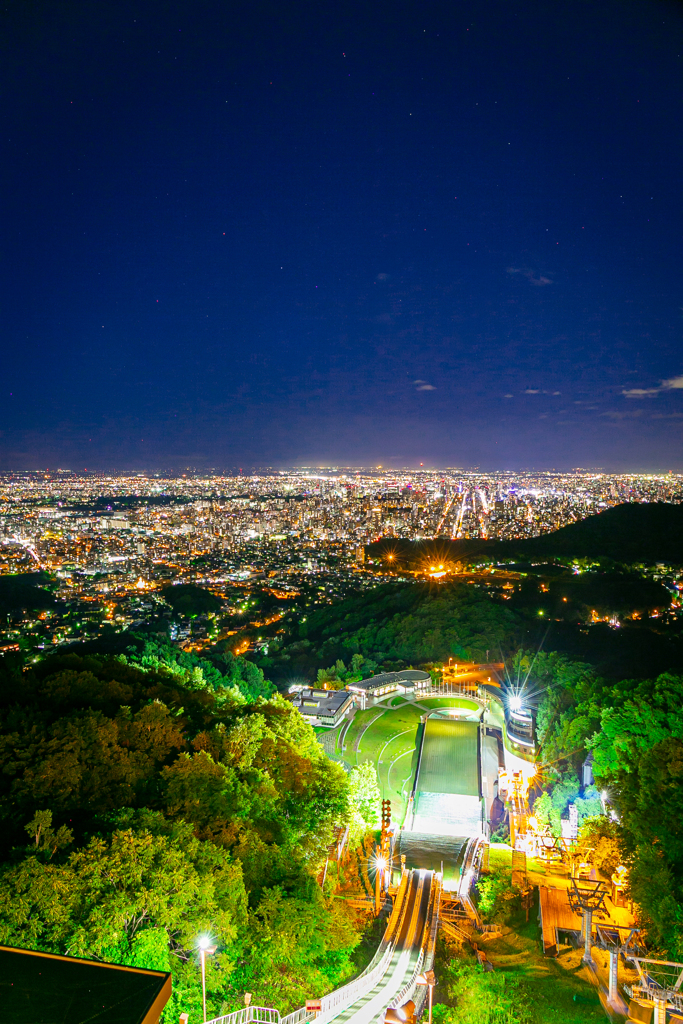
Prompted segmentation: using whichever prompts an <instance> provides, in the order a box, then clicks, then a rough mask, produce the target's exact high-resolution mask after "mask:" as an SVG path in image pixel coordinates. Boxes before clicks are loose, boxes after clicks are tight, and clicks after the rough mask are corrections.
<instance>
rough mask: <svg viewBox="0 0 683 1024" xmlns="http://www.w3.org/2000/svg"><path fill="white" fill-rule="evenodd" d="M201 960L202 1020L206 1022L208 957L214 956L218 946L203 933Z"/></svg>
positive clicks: (200, 950)
mask: <svg viewBox="0 0 683 1024" xmlns="http://www.w3.org/2000/svg"><path fill="white" fill-rule="evenodd" d="M198 945H199V960H200V962H201V965H202V1020H203V1021H204V1024H206V957H207V956H213V955H214V953H215V952H216V949H217V948H218V947H217V946H214V945H212V943H211V939H209V938H207V937H206V935H203V936H202V937H201V939H200V940H199V943H198Z"/></svg>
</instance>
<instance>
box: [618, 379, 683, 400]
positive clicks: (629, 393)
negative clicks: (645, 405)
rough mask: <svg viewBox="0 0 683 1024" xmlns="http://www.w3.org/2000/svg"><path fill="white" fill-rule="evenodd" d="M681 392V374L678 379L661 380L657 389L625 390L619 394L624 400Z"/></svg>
mask: <svg viewBox="0 0 683 1024" xmlns="http://www.w3.org/2000/svg"><path fill="white" fill-rule="evenodd" d="M681 390H683V373H682V374H679V375H678V377H669V379H668V380H663V381H662V382H661V384H660V385H659V387H658V388H627V389H626V390H625V391H622V392H621V393H622V395H624V397H625V398H652V397H653V396H654V395H660V394H661V393H662V391H681Z"/></svg>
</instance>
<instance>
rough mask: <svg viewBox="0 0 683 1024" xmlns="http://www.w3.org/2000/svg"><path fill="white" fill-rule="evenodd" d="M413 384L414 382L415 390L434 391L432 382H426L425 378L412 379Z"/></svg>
mask: <svg viewBox="0 0 683 1024" xmlns="http://www.w3.org/2000/svg"><path fill="white" fill-rule="evenodd" d="M413 384H416V385H417V387H416V389H415V390H416V391H436V388H435V387H434V385H433V384H428V383H427V381H426V380H414V381H413Z"/></svg>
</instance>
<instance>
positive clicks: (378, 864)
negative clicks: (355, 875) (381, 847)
mask: <svg viewBox="0 0 683 1024" xmlns="http://www.w3.org/2000/svg"><path fill="white" fill-rule="evenodd" d="M386 867H387V862H386V860H385V858H384V857H375V914H376V915H379V910H380V894H381V891H382V888H383V883H384V877H383V876H384V871H385V868H386Z"/></svg>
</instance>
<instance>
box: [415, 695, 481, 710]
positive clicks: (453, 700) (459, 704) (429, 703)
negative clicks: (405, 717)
mask: <svg viewBox="0 0 683 1024" xmlns="http://www.w3.org/2000/svg"><path fill="white" fill-rule="evenodd" d="M416 699H417V700H419V701H420V704H423V705H424V707H426V708H434V709H436V708H467V709H468V710H469V711H477V710H478V709H479V707H480V706H481V705H479V704H477V702H476V701H474V700H468V699H467V697H426V698H425V699H424V700H421V699H420V698H419V697H418V698H416Z"/></svg>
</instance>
